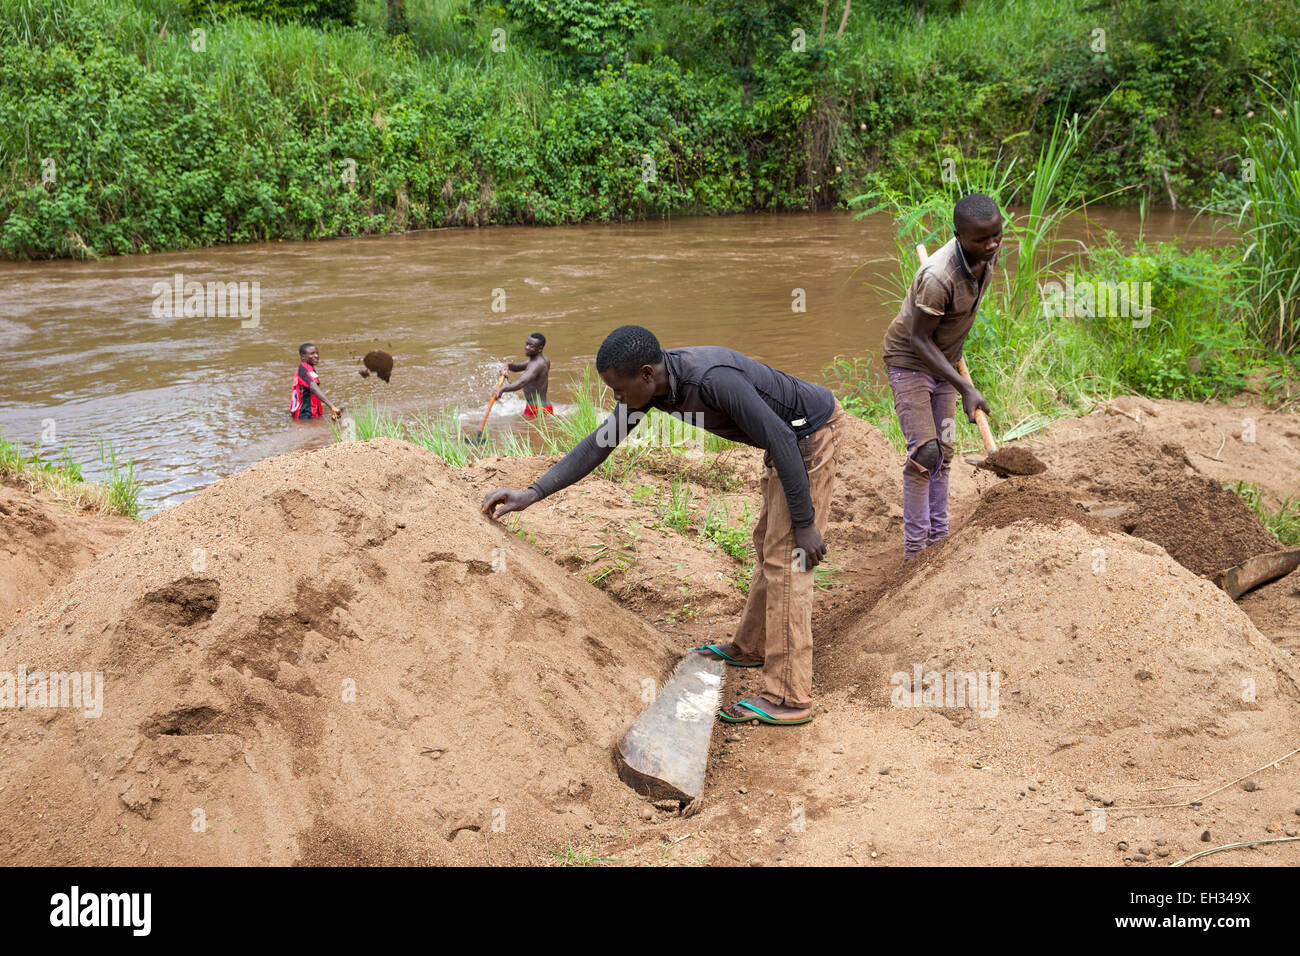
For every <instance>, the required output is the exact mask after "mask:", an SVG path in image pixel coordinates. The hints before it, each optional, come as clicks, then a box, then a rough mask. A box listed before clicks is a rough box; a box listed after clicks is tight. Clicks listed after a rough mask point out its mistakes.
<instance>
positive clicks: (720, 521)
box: [700, 498, 755, 561]
mask: <svg viewBox="0 0 1300 956" xmlns="http://www.w3.org/2000/svg"><path fill="white" fill-rule="evenodd" d="M754 520H755V519H754V518H753V517H752V516H751V514H750V511H749V504H748V502H746V504H745V507H744V510H743V511H742V512H741V514H740V518H739V519H738V520H737V521H736V522H735V523H734V524H733V523H732V520H731V513H730V510H729V509H728V507H727V502H726V501H725V500H723V499H717V498H715V499H714V500H713V501H711V502H710V503H709V511H708V514H706V515H705V516H704V524H703V525H701V526H700V534H701V535H702V536H704V537H705V538H708V539H709V540H710V541H713V542H714V543H716V544H717V545H718V547H719V548H721V549H722V550H723V551H725V552H726V553H727V554H729V555H731V556H732V557H733V558H740V559H741V560H742V561H743V560H744V559H745V558H746V557H748V555H749V542H750V538H751V536H752V535H753V533H754Z"/></svg>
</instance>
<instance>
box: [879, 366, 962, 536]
mask: <svg viewBox="0 0 1300 956" xmlns="http://www.w3.org/2000/svg"><path fill="white" fill-rule="evenodd" d="M889 387H890V389H891V390H892V391H893V393H894V408H895V409H896V410H897V412H898V423H899V425H901V426H902V428H903V435H904V436H905V437H906V438H907V462H906V463H905V464H904V465H903V558H904V560H906V559H908V558H912V557H915V556H916V555H917V554H920V553H921V551H923V550H924V549H925V548H926V547H927V546H929V545H931V544H934V542H936V541H939V540H941V539H943V538H946V537H948V475H949V473H950V471H951V470H952V453H953V444H952V443H953V437H954V436H955V434H956V431H957V421H956V418H955V417H954V416H955V414H956V410H957V389H956V387H955V386H954V385H953V384H952V383H951V382H948V381H944V380H943V379H936V378H935V377H934V376H933V375H930V374H929V373H928V372H918V371H915V370H913V369H910V368H894V367H892V366H891V367H890V368H889ZM931 440H935V441H938V443H939V453H940V455H942V458H941V459H940V460H939V463H938V464H937V465H935V467H934V469H933V471H930V470H927V469H926V468H925V466H923V465H922V464H921V463H920V462H918V461H917V460H916V458H915V455H916V451H917V449H918V448H920V447H921V446H922V445H924V444H925V443H926V442H928V441H931Z"/></svg>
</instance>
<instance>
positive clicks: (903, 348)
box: [884, 193, 1002, 561]
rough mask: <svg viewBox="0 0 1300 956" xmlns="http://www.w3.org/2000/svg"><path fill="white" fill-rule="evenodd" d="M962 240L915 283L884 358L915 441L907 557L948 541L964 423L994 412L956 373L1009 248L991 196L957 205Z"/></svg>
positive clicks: (908, 467)
mask: <svg viewBox="0 0 1300 956" xmlns="http://www.w3.org/2000/svg"><path fill="white" fill-rule="evenodd" d="M952 222H953V227H954V228H955V230H956V236H955V238H953V239H951V240H950V241H949V242H948V243H947V245H945V246H943V248H941V249H939V250H938V251H936V252H935V254H934V255H932V256H931V257H930V258H929V259H928V260H927V261H926V262H925V264H924V265H922V266H921V268H920V269H918V270H917V271H916V277H915V278H914V279H913V280H912V285H911V288H909V289H908V290H907V297H906V298H905V299H904V300H903V306H902V308H901V309H900V310H899V312H898V316H897V317H896V318H895V319H894V321H893V322H891V323H890V325H889V328H888V329H887V330H886V331H885V348H884V359H885V365H886V366H887V368H888V370H889V387H890V389H891V390H892V391H893V393H894V408H895V409H896V410H897V412H898V423H899V424H900V425H901V426H902V428H903V435H904V436H905V437H906V438H907V462H906V464H904V466H903V560H905V561H907V560H910V559H912V558H914V557H916V556H917V555H918V554H920V553H921V551H923V550H924V549H925V548H926V547H928V546H929V545H932V544H934V543H935V542H936V541H939V540H941V539H943V538H946V537H948V475H949V472H950V470H951V466H952V452H953V439H954V437H955V433H956V429H957V423H956V419H954V417H953V415H954V414H955V411H956V397H957V396H958V395H961V401H962V407H963V408H964V409H965V411H966V417H967V418H968V419H970V420H971V421H974V420H975V410H976V409H977V408H982V409H983V410H984V412H985V414H988V411H989V405H988V402H987V401H985V400H984V396H983V395H982V394H980V390H979V389H977V388H976V387H975V386H974V385H972V384H971V383H970V382H968V381H966V379H964V378H963V377H962V376H961V373H959V372H958V371H957V369H956V367H955V366H956V364H957V362H958V360H959V359H960V358H961V353H962V346H963V345H965V343H966V335H967V334H968V333H969V332H970V330H971V326H972V325H974V324H975V312H976V310H977V309H979V304H980V301H981V300H982V299H983V298H984V293H985V292H986V291H987V290H988V287H989V282H990V281H991V280H992V277H993V263H994V260H995V259H996V258H997V254H998V249H999V247H1000V246H1001V245H1002V213H1001V212H1000V211H999V210H998V206H997V203H995V202H994V201H993V200H992V199H990V198H989V197H988V196H985V195H984V194H983V193H972V194H971V195H969V196H966V197H965V198H963V199H960V200H958V201H957V205H956V207H954V209H953V215H952Z"/></svg>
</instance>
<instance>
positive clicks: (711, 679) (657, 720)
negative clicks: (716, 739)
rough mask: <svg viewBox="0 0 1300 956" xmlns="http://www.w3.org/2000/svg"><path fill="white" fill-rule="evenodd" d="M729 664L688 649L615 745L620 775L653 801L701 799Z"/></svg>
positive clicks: (615, 761) (615, 762)
mask: <svg viewBox="0 0 1300 956" xmlns="http://www.w3.org/2000/svg"><path fill="white" fill-rule="evenodd" d="M725 672H726V665H725V664H724V663H723V662H722V661H720V660H710V659H709V658H707V657H705V656H703V655H701V654H695V653H689V654H687V655H686V656H685V657H684V658H682V660H681V661H680V662H679V663H678V665H677V667H676V668H675V669H674V670H673V674H672V677H670V678H668V683H666V684H665V685H664V688H663V690H662V691H661V692H660V693H659V696H658V697H656V698H655V699H654V703H652V704H651V705H650V706H649V707H647V708H646V709H645V710H644V711H642V712H641V716H640V717H638V718H637V719H636V720H634V721H633V722H632V726H631V727H629V728H628V729H627V733H625V734H624V735H623V737H622V738H621V739H620V740H619V742H618V746H616V747H615V748H614V764H615V766H616V767H617V768H618V775H619V778H620V779H621V780H622V781H623V782H624V783H626V784H627V785H628V786H629V787H631V788H632V789H633V790H635V791H636V792H637V793H641V794H644V795H645V796H648V797H650V798H651V799H652V800H682V801H693V800H698V799H699V798H700V795H701V794H703V793H704V771H705V770H706V769H707V767H708V763H709V738H710V737H711V736H712V735H713V720H714V716H715V715H716V714H717V711H718V703H719V702H720V700H721V699H722V682H723V676H724V674H725Z"/></svg>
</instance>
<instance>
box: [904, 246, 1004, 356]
mask: <svg viewBox="0 0 1300 956" xmlns="http://www.w3.org/2000/svg"><path fill="white" fill-rule="evenodd" d="M996 261H997V259H996V257H994V259H993V260H991V261H990V262H989V264H988V265H987V266H986V267H985V269H984V278H983V280H982V281H980V282H976V281H975V277H974V276H973V275H972V274H971V271H970V267H969V266H968V265H967V264H966V257H965V256H964V255H963V254H962V251H961V245H960V244H959V243H958V242H957V240H956V239H955V238H953V239H951V240H949V241H948V243H947V244H946V245H945V246H943V247H942V248H941V249H938V250H937V251H936V252H935V254H934V255H932V256H931V257H930V258H929V259H928V260H927V261H926V263H925V265H923V266H921V268H920V269H918V270H917V271H916V277H915V278H914V279H912V285H911V288H909V289H908V290H907V297H906V298H905V299H904V300H903V305H902V308H900V309H899V311H898V315H897V316H896V317H895V318H894V321H893V322H891V323H889V328H888V329H886V330H885V348H884V359H885V364H886V365H891V366H893V367H895V368H910V369H914V370H916V371H918V372H929V371H932V370H931V368H930V366H929V365H927V364H926V363H925V361H924V360H923V359H922V358H921V356H919V355H918V354H917V353H916V350H915V349H913V348H912V343H911V337H910V335H909V334H908V330H907V321H906V317H907V316H908V315H910V314H911V312H912V309H913V308H917V309H920V310H921V311H922V312H928V313H930V315H938V316H942V318H941V319H940V320H939V325H938V327H937V328H936V329H935V330H934V344H935V345H937V346H939V351H941V352H942V353H943V354H944V355H945V356H946V357H947V359H948V361H949V362H951V363H952V364H953V365H956V364H957V360H958V359H960V358H961V352H962V346H963V345H965V344H966V335H967V334H968V333H969V332H970V329H971V326H972V325H974V324H975V313H976V312H977V311H978V310H979V304H980V300H982V299H983V298H984V293H985V291H987V289H988V287H989V281H990V279H991V278H992V276H993V266H994V263H995V262H996Z"/></svg>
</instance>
